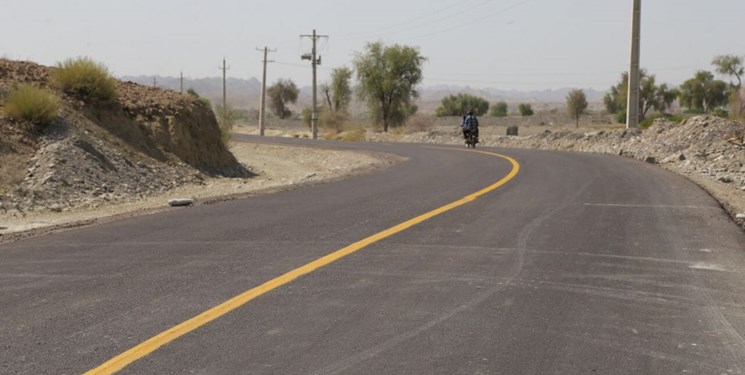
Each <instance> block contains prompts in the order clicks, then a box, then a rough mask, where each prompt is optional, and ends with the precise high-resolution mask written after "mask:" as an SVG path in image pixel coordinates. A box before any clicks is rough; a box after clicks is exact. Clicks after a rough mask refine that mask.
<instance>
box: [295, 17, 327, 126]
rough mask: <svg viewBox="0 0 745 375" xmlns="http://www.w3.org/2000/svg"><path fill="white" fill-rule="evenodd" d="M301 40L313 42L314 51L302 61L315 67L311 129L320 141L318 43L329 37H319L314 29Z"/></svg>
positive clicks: (319, 63)
mask: <svg viewBox="0 0 745 375" xmlns="http://www.w3.org/2000/svg"><path fill="white" fill-rule="evenodd" d="M300 37H301V38H303V37H305V38H310V39H311V40H312V41H313V50H312V52H311V53H310V54H307V53H306V54H304V55H303V56H301V59H302V60H310V64H311V65H312V66H313V107H312V111H313V112H312V114H311V118H310V123H311V129H312V131H313V139H318V104H317V97H318V96H317V94H316V86H317V85H316V66H317V65H321V56H318V57H316V55H317V50H316V41H318V39H319V38H328V37H329V36H328V35H318V34H316V30H315V29H313V34H312V35H300Z"/></svg>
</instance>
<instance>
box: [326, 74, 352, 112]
mask: <svg viewBox="0 0 745 375" xmlns="http://www.w3.org/2000/svg"><path fill="white" fill-rule="evenodd" d="M351 79H352V70H351V69H349V68H347V67H341V68H336V69H334V70H332V71H331V84H330V85H328V86H325V87H324V93H325V94H326V100H327V101H328V105H329V110H331V111H332V112H346V111H347V110H348V109H349V103H351V102H352V85H351V84H350V80H351Z"/></svg>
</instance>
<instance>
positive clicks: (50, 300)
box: [0, 140, 745, 375]
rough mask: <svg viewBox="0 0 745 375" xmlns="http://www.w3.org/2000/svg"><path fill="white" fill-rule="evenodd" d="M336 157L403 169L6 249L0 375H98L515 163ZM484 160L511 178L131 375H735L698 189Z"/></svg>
mask: <svg viewBox="0 0 745 375" xmlns="http://www.w3.org/2000/svg"><path fill="white" fill-rule="evenodd" d="M282 142H297V141H294V140H282ZM332 145H333V146H334V147H344V148H347V147H349V148H364V149H367V150H374V151H380V152H388V153H393V154H398V155H402V156H405V157H408V158H409V159H410V160H409V161H407V162H404V163H400V164H398V165H396V166H395V167H393V168H390V169H388V170H386V171H383V172H380V173H376V174H372V175H366V176H360V177H354V178H351V179H347V180H344V181H341V182H338V183H333V184H325V185H318V186H313V187H308V188H304V189H298V190H293V191H287V192H282V193H278V194H274V195H268V196H262V197H255V198H251V199H245V200H238V201H231V202H225V203H219V204H213V205H207V206H199V207H194V208H189V209H179V210H171V211H168V212H164V213H160V214H154V215H148V216H143V217H137V218H130V219H125V220H121V221H117V222H113V223H109V224H103V225H98V226H93V227H88V228H82V229H79V230H74V231H67V232H63V233H57V234H53V235H47V236H43V237H38V238H34V239H28V240H24V241H19V242H15V243H9V244H4V245H0V316H1V317H2V319H1V320H0V373H9V374H65V373H71V374H72V373H82V372H85V371H88V370H91V369H94V368H96V367H97V366H100V365H101V364H103V363H104V362H106V361H108V360H110V359H112V358H115V357H117V356H119V355H121V354H122V353H123V352H125V351H127V350H128V349H130V348H133V347H135V346H137V345H139V344H142V343H143V342H145V341H146V340H148V339H149V338H151V337H153V336H155V335H158V334H159V333H161V332H164V331H166V330H168V329H169V328H171V327H174V326H177V325H179V324H181V323H183V322H185V321H187V320H189V319H190V318H193V317H195V316H198V315H199V314H200V313H202V312H204V311H206V310H208V309H210V308H212V307H214V306H218V305H220V304H221V303H223V302H225V301H227V300H229V299H231V298H233V297H235V296H238V295H241V293H244V292H246V291H247V290H250V289H252V288H255V287H257V286H260V285H262V284H263V283H265V282H267V281H269V280H273V279H275V278H277V277H279V276H281V275H284V274H286V273H287V272H291V271H293V270H297V269H298V268H301V269H302V267H303V266H304V265H307V264H308V263H311V262H314V261H316V260H318V259H319V258H321V257H323V256H325V255H327V254H331V253H334V252H335V251H337V250H339V249H344V248H345V247H347V246H349V245H350V244H353V243H355V242H357V241H360V240H362V239H365V238H368V237H370V236H373V235H375V234H376V233H379V232H382V231H385V230H387V229H389V228H392V227H396V226H397V225H399V224H401V223H404V222H406V221H408V220H410V219H412V218H415V217H417V216H418V215H421V214H425V213H429V212H432V211H433V210H436V209H438V208H441V207H443V206H445V205H447V204H449V203H451V202H456V201H459V200H461V199H462V198H463V197H465V196H468V195H470V194H473V193H475V192H477V191H480V190H481V189H483V188H486V187H487V186H491V185H492V184H494V183H495V182H497V181H499V180H501V179H503V178H505V176H508V175H509V173H510V172H511V171H512V170H513V169H514V167H513V165H511V164H510V163H509V162H508V161H507V160H506V159H504V158H501V157H498V156H495V155H491V154H484V153H475V152H467V151H464V149H456V148H451V149H444V148H432V147H428V146H424V145H400V144H397V145H391V144H364V145H344V144H332ZM488 151H493V152H497V153H500V154H503V155H507V156H510V157H512V158H514V159H515V160H516V161H517V162H518V163H519V168H520V169H519V173H518V174H517V175H516V176H515V177H514V178H511V179H510V180H509V181H507V182H506V184H504V185H501V186H499V187H496V188H495V189H494V190H493V191H491V192H488V193H486V194H484V195H483V196H480V197H478V198H476V199H475V200H474V201H472V202H469V203H465V204H462V205H460V206H458V207H454V208H452V209H451V210H449V211H447V212H444V213H441V214H439V215H436V216H433V217H431V218H429V219H427V220H425V221H422V222H421V223H418V224H416V225H414V226H412V227H410V228H408V229H405V230H402V231H400V232H398V233H395V234H392V235H390V236H388V237H386V238H383V239H380V240H377V241H372V240H371V241H369V242H370V243H369V244H367V243H366V245H367V246H366V247H363V248H361V249H360V250H358V251H356V252H353V253H351V254H350V255H347V256H345V257H342V258H340V259H338V260H334V261H333V262H330V264H328V265H326V266H324V267H321V268H319V269H317V270H315V271H313V272H310V273H308V274H307V275H304V276H301V277H299V278H298V279H296V280H294V281H291V282H288V283H284V284H280V285H279V286H277V287H276V288H269V287H267V288H264V289H265V290H262V291H261V293H260V294H259V295H258V296H256V297H255V298H253V299H251V300H250V301H248V302H247V303H245V304H243V305H241V306H239V307H237V308H235V309H234V310H232V311H230V312H227V313H225V314H224V315H221V316H219V317H217V319H215V320H213V321H211V322H209V323H206V324H197V327H196V328H194V329H193V330H191V331H189V332H187V333H185V334H183V336H180V337H177V338H175V339H174V340H172V341H170V342H169V343H167V344H165V345H163V346H162V347H160V348H158V349H157V350H154V351H152V352H150V353H149V354H147V355H142V354H141V353H140V354H137V353H135V354H134V355H133V357H131V358H134V359H133V362H132V363H131V364H129V365H128V366H126V367H124V368H123V370H122V373H125V374H130V373H131V374H151V373H178V374H182V373H194V374H216V373H225V374H236V373H245V374H376V375H378V374H590V373H599V374H681V373H691V374H731V373H734V374H742V373H744V372H745V339H744V338H743V335H745V234H744V233H743V232H742V231H741V230H740V229H739V228H738V227H737V226H736V225H735V224H733V223H732V222H731V221H730V219H729V218H728V217H727V215H726V214H725V213H724V212H723V210H722V209H721V208H720V207H719V206H718V204H717V203H716V202H715V201H714V200H713V199H712V198H711V197H709V196H708V195H707V194H706V193H704V192H703V191H702V190H700V189H698V188H697V187H696V186H694V185H693V184H691V183H689V182H687V181H686V180H684V179H682V178H680V177H678V176H675V175H673V174H671V173H669V172H666V171H664V170H661V169H659V168H656V167H653V166H650V165H646V164H641V163H638V162H635V161H631V160H627V159H623V158H617V157H610V156H601V155H589V154H571V153H550V152H539V151H526V150H488ZM461 203H463V202H461ZM262 288H263V287H262ZM146 346H147V345H146ZM156 346H157V345H156ZM150 349H151V350H152V349H154V348H153V347H151V348H150Z"/></svg>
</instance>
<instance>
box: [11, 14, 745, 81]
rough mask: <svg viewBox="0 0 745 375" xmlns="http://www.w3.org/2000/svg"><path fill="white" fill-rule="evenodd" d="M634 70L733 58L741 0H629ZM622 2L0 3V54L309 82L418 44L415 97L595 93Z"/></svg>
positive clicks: (672, 69)
mask: <svg viewBox="0 0 745 375" xmlns="http://www.w3.org/2000/svg"><path fill="white" fill-rule="evenodd" d="M642 7H643V10H642V48H641V59H642V67H645V68H647V69H648V70H649V71H650V73H652V74H656V75H657V79H658V82H668V83H671V84H675V85H677V84H680V83H681V82H682V81H684V80H686V79H688V78H690V77H692V76H693V74H694V72H695V71H696V70H700V69H705V70H713V68H712V67H711V64H710V63H711V60H712V58H713V57H714V56H716V55H720V54H735V55H741V56H742V55H745V0H707V1H700V0H696V1H694V0H643V2H642ZM630 17H631V0H398V1H394V0H373V1H358V0H315V1H307V0H306V1H299V0H267V1H265V0H249V1H238V0H209V1H205V0H199V1H194V0H128V1H123V0H122V1H113V0H0V35H1V36H0V56H3V57H6V58H10V59H17V60H31V61H35V62H38V63H41V64H44V65H54V64H55V63H57V62H59V61H62V60H64V59H66V58H69V57H76V56H89V57H91V58H93V59H94V60H96V61H99V62H101V63H103V64H105V65H106V66H107V67H108V68H109V70H110V71H111V72H112V73H113V74H114V75H115V76H124V75H153V74H158V75H163V76H178V74H179V72H181V71H183V73H184V75H185V76H187V77H191V78H202V77H213V76H219V75H220V74H221V72H220V71H219V70H218V66H220V65H221V63H222V58H223V56H224V57H225V58H226V60H227V62H228V65H229V66H230V68H231V69H230V71H229V72H228V75H229V76H231V77H237V78H250V77H257V78H259V79H260V78H261V69H262V67H261V62H260V61H261V59H262V53H261V52H259V51H257V50H256V48H257V47H260V48H263V47H264V46H268V47H270V48H272V49H276V50H277V52H276V53H272V54H270V59H272V60H275V61H276V62H275V63H272V64H270V65H269V71H268V77H267V81H268V82H269V83H272V82H274V81H276V80H277V79H279V78H285V79H292V80H293V81H294V82H295V83H296V84H297V85H298V86H307V85H310V84H311V69H310V63H309V62H308V61H301V60H300V55H301V54H302V53H305V52H310V46H311V44H310V40H309V39H304V40H302V39H301V38H300V37H299V35H300V34H310V33H312V31H313V29H314V28H315V29H316V30H317V32H318V33H319V34H324V35H328V36H329V38H328V39H327V40H321V41H320V44H319V51H320V54H321V55H322V65H321V66H320V67H319V77H318V79H319V83H321V82H324V81H325V80H327V79H328V75H329V72H330V70H331V69H332V68H335V67H340V66H351V61H352V59H353V57H354V55H355V53H359V52H362V51H363V50H364V46H365V43H366V42H373V41H382V42H384V43H386V44H403V45H409V46H414V47H418V48H419V49H420V52H421V54H422V55H423V56H425V57H427V59H428V61H427V62H426V63H425V65H424V68H423V73H424V82H423V84H424V85H425V86H434V85H440V84H448V85H459V86H472V87H494V88H500V89H517V90H522V91H527V90H534V89H550V88H554V89H557V88H562V87H580V88H589V87H592V88H596V89H600V90H606V89H607V88H608V87H610V86H611V85H613V84H614V83H615V82H616V81H617V80H618V79H619V77H620V74H621V72H622V71H625V70H626V69H627V65H628V55H629V46H630Z"/></svg>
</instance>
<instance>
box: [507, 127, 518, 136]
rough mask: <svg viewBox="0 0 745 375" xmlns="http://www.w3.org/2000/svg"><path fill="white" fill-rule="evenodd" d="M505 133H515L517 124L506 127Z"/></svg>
mask: <svg viewBox="0 0 745 375" xmlns="http://www.w3.org/2000/svg"><path fill="white" fill-rule="evenodd" d="M507 135H514V136H516V135H517V126H508V127H507Z"/></svg>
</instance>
